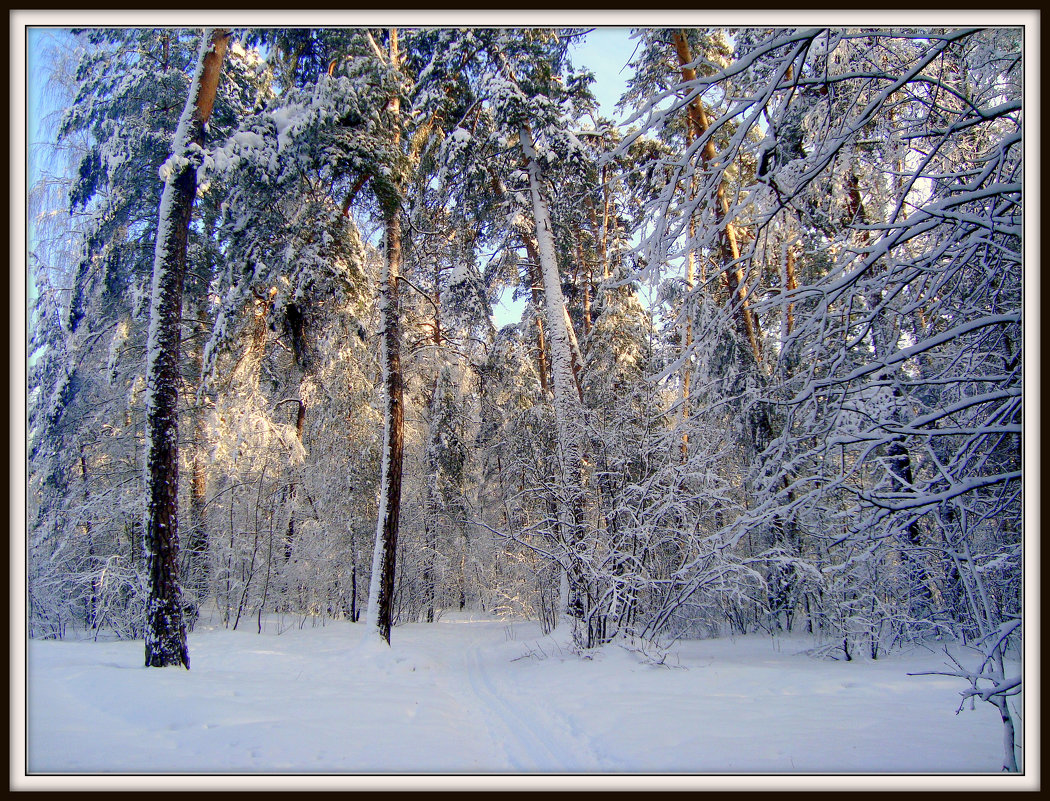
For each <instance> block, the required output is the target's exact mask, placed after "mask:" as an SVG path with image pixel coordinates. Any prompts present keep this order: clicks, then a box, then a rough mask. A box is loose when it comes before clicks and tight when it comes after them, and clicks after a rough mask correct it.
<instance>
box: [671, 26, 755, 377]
mask: <svg viewBox="0 0 1050 801" xmlns="http://www.w3.org/2000/svg"><path fill="white" fill-rule="evenodd" d="M671 39H672V41H673V43H674V48H675V52H676V54H677V55H678V64H679V68H680V70H681V73H682V80H683V81H686V82H692V81H695V80H696V70H694V69H693V68H692V67H690V66H688V65H689V64H690V63H691V62H692V60H693V56H692V53H691V52H690V49H689V42H688V41H687V40H686V38H685V33H684V32H683V31H676V32H675V33H673V34H672V35H671ZM688 114H689V131H690V139H691V140H692V139H693V138H696V137H700V136H702V135H703V134H704V133H706V132H707V129H708V128H709V127H710V121H709V120H708V117H707V111H706V110H705V109H704V104H703V103H702V102H701V100H700V98H699V97H695V98H693V99H692V100H690V101H689V104H688ZM717 156H718V152H717V151H716V150H715V143H714V140H712V139H708V140H707V142H705V143H704V149H703V151H702V152H701V157H702V159H703V163H704V165H705V166H706V165H708V164H710V163H711V162H712V161H714V160H715V158H716V157H717ZM714 212H715V223H716V225H718V227H719V229H720V230H721V232H722V264H723V270H724V275H725V279H726V284H727V286H728V287H729V294H730V297H731V298H732V301H731V302H733V303H734V304H735V305H736V316H737V323H738V325H739V328H740V333H741V335H742V336H743V337H744V338H745V339H746V340H747V342H748V344H749V345H750V346H751V353H752V355H753V356H754V357H755V362H756V363H761V362H762V349H761V346H760V338H761V337H760V333H759V330H758V319H757V318H756V317H755V315H754V314H752V312H751V309H750V307H749V304H748V302H747V290H746V287H745V285H744V284H745V282H744V273H743V270H741V269H740V263H739V262H740V245H739V242H738V239H737V233H736V226H734V225H733V223H732V222H730V221H728V220H727V219H726V218H727V217H728V216H729V199H728V198H727V197H726V193H725V180H724V179H723V180H720V181H719V183H718V191H717V194H716V198H715V208H714Z"/></svg>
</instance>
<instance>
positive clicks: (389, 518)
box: [370, 212, 405, 643]
mask: <svg viewBox="0 0 1050 801" xmlns="http://www.w3.org/2000/svg"><path fill="white" fill-rule="evenodd" d="M387 265H388V268H389V275H388V276H387V281H386V283H385V284H384V285H383V287H382V288H381V290H380V291H381V292H382V293H383V294H385V295H386V297H385V298H384V300H383V301H382V305H383V307H384V313H383V318H382V325H383V349H384V359H385V362H386V364H385V368H384V374H385V380H386V387H385V390H386V391H385V394H386V407H387V408H386V418H387V424H386V427H385V436H386V441H385V442H384V443H383V448H384V450H385V451H386V453H385V458H384V459H383V476H382V482H383V483H382V492H383V500H382V516H381V518H380V520H379V525H378V527H377V528H378V531H377V535H378V536H379V537H380V539H381V541H382V542H381V545H377V551H381V558H380V559H379V560H378V563H377V564H374V565H373V568H374V569H375V568H378V570H379V587H378V595H377V596H376V607H377V609H376V613H377V618H376V620H375V621H374V622H375V625H376V627H377V629H378V630H379V635H380V636H381V637H382V638H383V639H384V640H385V641H386V642H387V643H389V642H390V627H391V625H392V624H393V611H394V568H395V562H396V555H397V535H398V522H399V518H400V512H401V465H402V459H403V452H404V414H405V411H404V386H403V382H402V377H401V343H400V325H399V320H398V307H399V303H398V291H397V290H398V287H397V279H398V274H399V272H400V266H401V219H400V218H399V217H398V216H397V213H396V212H395V213H394V214H392V215H391V217H390V218H389V219H388V221H387ZM374 561H375V560H374ZM370 603H371V600H370ZM370 622H372V621H370Z"/></svg>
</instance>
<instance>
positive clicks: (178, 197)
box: [145, 29, 227, 669]
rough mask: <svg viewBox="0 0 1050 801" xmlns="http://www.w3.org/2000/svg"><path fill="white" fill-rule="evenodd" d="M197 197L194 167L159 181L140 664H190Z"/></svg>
mask: <svg viewBox="0 0 1050 801" xmlns="http://www.w3.org/2000/svg"><path fill="white" fill-rule="evenodd" d="M226 45H227V32H226V31H225V30H222V29H218V30H215V31H213V32H212V34H211V37H210V40H209V41H208V42H207V43H206V44H205V46H204V49H203V51H202V54H201V57H202V59H203V65H202V66H201V68H200V70H199V72H198V74H197V75H196V76H195V78H196V80H195V83H193V84H191V86H190V93H189V97H188V98H187V101H186V109H185V110H184V111H183V115H182V119H181V120H180V125H179V130H178V131H177V132H176V138H175V142H174V143H173V147H172V152H173V154H175V155H178V156H181V157H185V156H186V155H188V154H189V145H190V144H191V143H197V144H201V143H202V142H203V140H204V124H205V123H206V122H207V120H208V118H209V117H210V116H211V109H212V105H213V103H214V101H215V92H216V89H217V87H218V81H219V72H220V68H221V65H222V59H223V56H224V55H225V52H226ZM184 123H185V124H187V125H188V130H187V129H184V127H183V124H184ZM196 193H197V171H196V167H195V166H194V164H193V163H192V162H187V163H186V164H185V165H184V166H183V167H182V168H181V169H180V170H179V171H178V173H177V174H176V175H175V176H174V177H171V178H169V179H168V180H167V182H166V183H165V186H164V192H163V194H162V196H161V208H160V214H159V216H158V225H157V251H156V257H155V260H154V266H153V297H152V302H151V307H150V333H149V340H148V347H147V353H148V355H147V365H146V386H147V403H146V437H147V445H146V530H145V538H146V545H147V549H148V553H149V559H148V565H147V574H148V580H149V597H148V599H147V602H146V631H145V635H146V636H145V639H146V666H147V667H167V666H169V665H182V666H183V667H185V668H187V669H188V668H189V666H190V656H189V649H188V648H187V645H186V625H185V622H184V620H183V615H182V589H181V587H180V585H179V569H178V557H179V530H178V485H179V450H178V447H179V446H178V434H179V422H178V399H179V394H178V382H179V339H180V334H181V330H180V326H181V321H182V289H183V283H184V280H185V276H186V243H187V241H188V239H189V226H190V217H191V214H192V210H193V199H194V197H195V195H196Z"/></svg>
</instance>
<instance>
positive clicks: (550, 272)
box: [519, 127, 591, 647]
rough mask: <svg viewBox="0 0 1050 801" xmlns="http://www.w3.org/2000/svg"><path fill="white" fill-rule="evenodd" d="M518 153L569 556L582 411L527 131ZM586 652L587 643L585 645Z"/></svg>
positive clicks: (575, 603)
mask: <svg viewBox="0 0 1050 801" xmlns="http://www.w3.org/2000/svg"><path fill="white" fill-rule="evenodd" d="M519 135H520V138H521V148H522V153H523V154H524V155H525V158H526V161H527V164H528V174H529V189H530V192H531V195H532V208H533V218H534V221H535V224H536V246H537V251H538V254H537V255H538V256H539V262H540V268H541V275H542V278H543V291H544V295H545V296H546V304H545V305H546V312H547V327H548V329H549V333H550V340H549V342H550V350H551V378H552V383H553V384H554V416H555V421H556V424H557V439H558V448H559V451H560V459H561V465H562V481H563V484H564V492H565V498H564V500H563V503H562V508H561V510H560V513H559V518H560V525H561V529H562V536H563V537H564V538H565V545H566V547H567V550H568V551H569V553H570V559H572V558H573V555H575V549H576V544H577V543H576V540H577V538H578V536H579V528H580V524H581V523H582V520H583V505H584V493H583V442H582V439H583V437H582V434H583V432H582V430H581V428H580V421H581V419H582V413H583V408H582V404H581V399H580V391H579V384H578V383H577V377H576V374H575V371H574V370H573V361H574V359H573V347H572V344H573V343H572V339H571V338H570V330H569V325H570V320H569V319H568V315H567V311H566V307H565V297H564V295H563V294H562V291H561V273H560V271H559V270H558V261H557V255H556V251H555V246H554V230H553V226H552V224H551V218H550V211H549V210H548V208H547V202H546V200H545V199H544V197H543V189H542V183H541V182H542V176H541V172H540V165H539V159H538V157H537V154H536V150H535V148H534V146H533V141H532V133H531V131H529V129H528V128H527V127H522V128H521V131H520V134H519ZM568 583H569V588H568V589H569V596H570V597H569V599H568V608H569V609H570V611H574V612H575V614H576V615H577V616H580V615H582V614H583V613H584V609H583V604H584V598H583V592H584V588H583V581H582V576H581V575H580V571H579V570H578V569H576V568H575V567H574V566H573V567H572V568H571V569H570V571H569V575H568ZM586 645H587V646H588V647H589V646H590V645H591V643H590V642H588V643H587V644H586Z"/></svg>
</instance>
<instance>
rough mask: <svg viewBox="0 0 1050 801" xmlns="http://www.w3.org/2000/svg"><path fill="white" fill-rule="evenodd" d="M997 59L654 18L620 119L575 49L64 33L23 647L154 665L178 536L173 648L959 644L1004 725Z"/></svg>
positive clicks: (1004, 163)
mask: <svg viewBox="0 0 1050 801" xmlns="http://www.w3.org/2000/svg"><path fill="white" fill-rule="evenodd" d="M1023 34H1024V31H1023V29H1021V28H983V29H977V28H975V29H962V28H944V29H931V28H922V29H914V28H863V29H861V28H858V29H828V28H814V29H794V28H735V29H710V30H707V29H666V30H665V29H653V28H641V29H637V30H636V31H635V32H634V33H633V34H632V36H633V43H634V44H636V45H637V47H636V49H635V50H634V55H633V57H632V59H631V62H630V65H629V69H630V70H631V71H632V72H631V75H630V77H629V80H628V90H627V92H626V94H625V95H624V97H623V99H622V101H621V106H622V108H623V109H624V110H625V116H626V117H627V119H626V122H625V123H623V124H622V125H615V124H613V122H612V121H611V120H610V119H608V118H605V117H603V116H602V115H601V114H600V113H599V111H598V108H597V106H596V103H595V101H594V98H593V96H592V94H591V90H590V86H591V84H592V82H593V78H594V76H593V75H591V74H589V73H588V72H587V71H585V70H577V69H576V68H574V67H573V65H572V63H571V59H570V48H569V44H570V42H572V41H573V40H574V39H579V38H582V37H584V36H586V31H584V30H582V29H581V30H575V29H564V30H562V29H559V30H554V29H499V28H474V29H439V28H425V29H403V30H387V29H364V28H332V29H295V28H287V29H275V28H268V29H245V30H233V31H219V32H205V34H204V35H203V38H202V33H201V31H200V30H199V29H173V28H164V29H142V28H139V29H89V30H84V31H78V32H76V34H75V39H73V41H74V42H75V47H68V46H66V47H64V48H63V49H62V50H61V52H56V53H54V54H53V55H54V58H53V59H52V60H50V61H49V65H50V76H49V84H48V87H49V89H48V90H49V92H50V93H51V96H52V99H53V100H54V102H55V104H56V106H58V107H60V108H62V109H63V113H62V114H61V115H60V118H58V119H56V120H54V121H53V122H54V124H53V125H52V126H51V127H50V128H47V127H46V126H45V131H48V132H49V133H50V134H51V135H53V136H52V138H51V145H50V152H49V157H48V160H47V164H48V169H47V170H46V171H45V174H44V175H43V176H42V177H41V178H40V180H38V181H36V182H35V183H34V185H33V186H32V188H31V192H30V196H29V213H30V222H31V226H32V230H33V239H32V248H31V252H30V254H29V272H30V276H31V281H32V283H33V287H34V289H33V292H32V301H31V308H30V320H29V322H30V325H29V340H28V365H29V367H28V387H27V398H28V420H27V459H28V490H27V501H28V506H27V518H28V531H27V535H28V545H27V567H28V627H29V629H28V631H29V635H30V636H31V637H65V636H71V635H72V636H84V635H89V636H90V635H97V634H98V633H100V632H107V633H109V634H111V635H116V636H118V637H126V638H140V637H144V636H146V637H147V639H149V636H150V635H149V633H148V631H147V630H148V629H149V628H150V626H153V625H155V621H154V620H153V618H152V617H150V615H154V616H155V613H156V607H155V606H154V605H153V604H154V600H155V599H156V597H157V582H158V581H159V579H157V575H159V574H158V572H157V571H158V567H157V565H158V564H159V563H160V561H161V556H159V555H158V554H161V553H162V552H163V554H164V555H166V557H165V558H170V559H171V560H172V578H173V579H174V583H173V585H172V586H173V588H174V590H173V591H174V592H175V593H176V595H175V596H174V599H175V601H174V602H172V603H174V606H172V607H170V609H169V611H168V612H165V614H170V615H173V616H175V618H177V617H178V616H181V621H180V620H178V619H174V618H171V619H166V623H167V624H170V625H173V626H175V627H176V628H178V626H180V625H181V626H183V627H184V629H189V630H190V631H192V628H193V625H194V622H195V621H196V620H197V618H198V616H199V614H200V611H201V609H202V608H203V607H204V606H205V605H208V606H209V607H213V608H214V609H215V610H217V614H218V616H219V618H220V619H221V621H222V623H223V624H224V625H226V626H229V627H232V628H237V627H238V626H246V625H254V626H260V625H261V623H260V621H261V618H262V616H263V615H264V614H271V613H280V614H286V615H288V616H290V617H299V618H300V619H302V618H304V617H306V616H327V617H334V618H347V619H352V620H357V619H358V618H361V617H362V616H365V619H367V620H368V621H369V623H370V624H373V625H378V626H379V628H380V630H381V632H382V630H383V619H384V615H386V620H387V628H386V630H385V632H384V633H385V636H386V638H387V639H389V637H390V632H389V626H390V625H394V626H396V625H397V623H399V622H405V621H427V620H435V619H438V618H439V617H440V616H441V614H442V612H443V610H449V609H463V608H477V609H484V610H487V611H499V612H506V613H508V614H513V615H523V616H527V617H530V618H533V619H538V620H540V621H542V622H543V624H544V626H546V627H548V628H549V627H554V626H556V625H559V620H560V621H561V623H560V624H561V625H570V626H572V627H573V632H574V641H575V642H576V644H577V646H578V648H579V649H580V650H581V651H585V650H587V649H590V648H593V647H595V646H598V645H601V644H603V643H606V642H610V641H612V640H615V639H621V640H623V639H631V638H637V639H639V640H657V639H660V638H672V637H706V636H713V635H718V634H724V633H751V632H756V631H771V632H775V631H779V630H788V631H790V630H799V631H806V632H812V633H813V634H815V635H818V636H819V638H820V640H821V642H823V643H825V646H824V647H825V650H826V653H827V654H829V655H834V656H836V657H837V658H845V659H850V658H853V657H854V656H856V655H858V654H862V655H864V656H865V657H867V658H877V657H878V656H879V655H880V654H882V653H883V652H884V651H885V650H887V649H890V648H893V647H895V646H897V645H900V644H902V643H906V642H914V641H918V640H922V639H926V638H930V637H936V638H946V639H952V640H958V641H961V642H964V643H968V644H974V645H977V646H978V647H979V648H981V649H983V652H984V653H986V654H987V658H986V659H985V661H984V662H983V663H982V664H981V665H980V667H979V668H977V669H974V670H969V672H967V671H964V670H963V669H962V667H961V666H960V670H961V671H962V673H961V674H960V675H965V676H967V677H968V678H969V679H971V680H972V683H973V687H974V692H975V693H976V694H977V695H978V696H980V697H982V698H983V699H984V700H991V701H992V702H994V703H997V705H999V704H1001V708H1002V709H1003V711H1004V720H1005V719H1006V716H1007V712H1006V706H1005V701H1004V698H1005V697H1007V696H1008V695H1009V694H1011V693H1013V692H1016V691H1017V690H1018V688H1019V686H1020V678H1017V679H1016V683H1015V680H1014V679H1011V678H1008V677H1007V676H1006V675H1005V674H1004V672H1003V656H1004V654H1005V653H1006V652H1007V651H1008V650H1009V649H1010V648H1013V647H1016V646H1018V645H1019V643H1020V638H1021V634H1022V614H1023V609H1024V598H1023V592H1022V590H1023V584H1022V570H1021V568H1022V545H1023V529H1022V495H1021V491H1022V466H1021V465H1022V461H1021V460H1022V448H1021V445H1022V430H1023V429H1022V422H1023V414H1022V409H1023V396H1022V386H1023V384H1022V377H1023V369H1024V358H1023V357H1024V348H1023V343H1024V339H1023V326H1022V291H1023V247H1022V242H1023V240H1022V233H1023V229H1022V200H1023V192H1022V188H1023V166H1024V165H1023V158H1022V137H1023V116H1024V115H1023V104H1022V100H1023V78H1024V62H1023V57H1022V56H1023V48H1022V43H1023ZM219 42H221V48H220V47H219V46H218V45H217V44H216V43H219ZM202 43H203V46H202ZM209 43H210V44H209ZM209 53H211V55H212V56H213V57H214V56H220V58H213V59H212V61H213V62H217V63H218V67H217V69H218V70H219V72H217V73H216V74H217V75H218V83H217V87H216V89H215V94H214V98H213V106H211V107H209V109H208V115H206V116H204V117H201V107H200V102H199V101H200V97H202V95H201V94H199V93H198V89H197V84H198V83H199V82H200V79H201V76H202V74H203V75H204V76H205V77H207V72H208V69H210V67H208V68H205V67H204V66H202V65H204V64H205V62H207V56H208V54H209ZM209 63H211V62H209ZM195 102H196V103H197V106H196V107H194V105H193V104H194V103H195ZM194 108H196V111H194ZM194 114H196V115H197V116H196V117H194V116H193V115H194ZM193 120H197V124H198V128H199V130H196V132H195V133H194V132H191V131H190V129H189V127H187V126H188V125H189V122H192V121H193ZM180 121H181V122H180ZM187 121H189V122H187ZM191 134H192V135H191ZM180 181H182V182H183V184H181V185H182V186H184V187H185V186H186V184H185V182H186V181H190V183H189V184H188V186H189V189H188V190H187V191H188V194H187V195H186V197H187V198H188V205H187V207H186V214H187V215H188V217H187V220H188V221H187V222H185V223H184V224H183V230H182V233H183V239H184V240H185V241H184V243H183V248H184V253H185V262H184V278H183V279H182V283H181V286H179V287H178V288H177V289H178V292H177V294H178V300H179V303H180V304H181V305H180V306H179V307H178V308H177V309H176V313H175V317H174V322H171V319H172V318H171V316H170V314H169V316H168V318H167V322H165V317H164V315H163V304H162V303H161V302H160V301H159V300H158V298H159V297H160V296H161V295H163V293H164V291H165V290H164V287H163V280H161V279H163V278H164V277H165V276H167V275H168V274H169V273H168V272H167V271H166V266H165V265H166V262H165V259H166V258H168V257H169V256H170V254H171V253H173V252H174V251H173V250H172V249H171V248H169V246H168V245H167V244H165V242H167V239H165V240H164V242H161V243H159V240H160V239H164V237H158V230H161V231H163V232H165V236H169V235H171V233H172V231H176V229H177V228H178V226H177V225H174V224H173V223H172V222H171V221H170V220H167V218H166V215H168V213H169V212H170V211H171V209H172V208H173V204H172V202H170V201H169V200H164V201H163V202H162V192H167V191H169V190H168V189H166V187H169V186H170V187H177V185H180V184H179V182H180ZM170 191H172V192H174V191H175V189H172V190H170ZM190 206H192V210H190ZM176 232H177V231H176ZM171 274H172V275H174V273H171ZM157 276H161V279H158V278H157ZM173 286H174V285H173ZM507 297H513V298H514V299H517V300H519V301H521V302H523V303H524V309H525V311H524V314H523V316H522V319H521V321H520V323H514V324H510V325H503V326H496V325H495V324H494V323H493V320H492V316H491V310H492V308H493V305H494V304H495V303H497V302H498V301H499V300H500V299H503V298H507ZM172 326H174V328H172ZM165 332H167V334H168V335H169V336H171V337H174V339H173V340H171V341H172V342H174V343H176V345H174V346H165V345H163V344H161V343H162V341H163V336H164V335H165ZM172 332H174V333H172ZM165 357H168V358H165ZM168 362H170V365H169V367H168V368H164V364H167V363H168ZM162 363H163V364H162ZM164 369H169V370H171V371H172V373H171V381H170V387H171V393H170V398H171V402H172V403H173V404H175V405H174V406H173V407H172V408H173V409H174V410H175V411H174V412H173V416H172V419H171V421H170V424H171V427H170V428H169V429H163V430H164V431H168V432H169V433H167V434H163V432H162V433H157V432H160V431H161V429H160V428H157V427H156V426H159V425H160V423H156V422H155V419H154V418H155V417H156V415H157V414H158V411H157V410H158V409H159V408H160V404H161V402H162V400H161V396H162V395H164V392H162V391H160V390H159V389H158V388H159V387H160V386H161V384H158V383H157V381H158V379H157V375H158V374H159V373H160V372H162V371H163V370H164ZM165 397H166V396H165ZM151 415H152V416H151ZM158 442H168V443H169V444H172V443H173V444H174V447H172V448H170V454H171V456H170V458H171V459H173V460H174V462H173V463H172V464H173V472H169V473H167V474H166V475H168V476H169V479H168V484H169V485H171V486H170V487H169V489H170V490H171V493H170V499H169V500H170V503H172V504H173V506H172V509H173V510H174V511H173V512H172V521H173V522H172V523H171V525H170V528H169V529H168V530H167V532H168V534H169V535H170V539H169V540H165V541H162V540H161V539H158V536H159V535H157V534H156V532H155V527H156V525H157V523H156V519H155V517H156V514H155V513H156V509H155V507H156V508H159V506H157V503H159V502H157V503H155V501H154V500H153V499H154V498H155V497H158V496H156V495H155V494H151V493H153V490H154V489H155V488H156V485H157V481H158V480H157V479H156V478H155V476H154V473H155V471H154V470H153V468H154V467H156V464H157V462H156V459H158V458H160V457H158V456H156V453H157V452H158V451H156V450H155V449H156V447H158V446H157V443H158ZM144 465H145V466H146V469H145V471H144ZM151 471H152V472H151ZM161 483H163V482H161ZM161 530H164V529H163V525H162V526H161ZM151 599H152V600H151ZM168 601H169V602H171V597H169V598H168ZM147 609H149V610H151V611H150V612H149V614H147ZM147 618H149V619H147ZM394 636H395V637H396V632H395V634H394ZM184 638H185V634H183V641H184ZM978 680H981V681H984V682H985V683H983V684H980V685H978Z"/></svg>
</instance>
